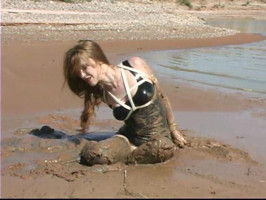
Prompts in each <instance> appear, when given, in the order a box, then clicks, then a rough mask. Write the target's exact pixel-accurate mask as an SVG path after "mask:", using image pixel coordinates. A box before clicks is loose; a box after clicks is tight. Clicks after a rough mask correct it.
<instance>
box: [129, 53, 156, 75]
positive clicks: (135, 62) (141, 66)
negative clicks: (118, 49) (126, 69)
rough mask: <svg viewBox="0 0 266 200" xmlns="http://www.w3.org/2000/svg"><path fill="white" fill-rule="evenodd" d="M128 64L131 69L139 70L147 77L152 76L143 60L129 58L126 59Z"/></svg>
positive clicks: (149, 68)
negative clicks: (147, 75)
mask: <svg viewBox="0 0 266 200" xmlns="http://www.w3.org/2000/svg"><path fill="white" fill-rule="evenodd" d="M128 62H129V64H130V65H131V66H132V67H133V68H135V69H138V70H141V71H143V72H145V73H146V74H149V75H151V74H152V69H151V67H150V66H149V65H148V64H147V63H146V61H145V60H144V59H142V58H140V57H131V58H129V59H128Z"/></svg>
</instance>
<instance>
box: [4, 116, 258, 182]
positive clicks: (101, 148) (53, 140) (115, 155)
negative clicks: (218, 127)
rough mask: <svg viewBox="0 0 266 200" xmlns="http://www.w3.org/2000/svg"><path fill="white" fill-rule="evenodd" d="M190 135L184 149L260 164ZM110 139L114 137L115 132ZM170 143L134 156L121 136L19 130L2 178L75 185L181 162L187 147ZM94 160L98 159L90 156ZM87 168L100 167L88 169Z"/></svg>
mask: <svg viewBox="0 0 266 200" xmlns="http://www.w3.org/2000/svg"><path fill="white" fill-rule="evenodd" d="M68 120H71V118H69V119H68ZM189 132H190V131H189V130H183V131H182V134H184V135H185V138H186V139H187V141H188V144H187V145H186V146H185V148H184V149H185V151H191V150H193V151H195V152H197V153H200V154H203V155H205V156H206V157H210V158H215V159H217V160H223V161H241V162H244V163H249V164H252V165H257V162H256V161H253V160H252V159H251V158H250V157H249V155H248V153H247V152H244V151H242V150H239V149H236V148H233V147H231V146H230V145H227V144H222V143H220V142H218V141H214V140H210V139H205V138H199V137H192V136H188V135H189ZM93 134H97V133H93ZM99 134H100V133H99ZM85 135H86V134H85ZM107 135H109V137H111V136H112V134H110V133H109V134H107ZM105 136H106V135H105ZM73 138H74V139H73ZM163 138H165V137H163ZM166 139H167V138H165V139H162V138H157V139H156V140H153V141H151V142H149V143H147V144H145V145H143V146H140V147H139V148H138V151H133V152H132V148H131V146H130V145H129V143H128V141H127V140H125V139H124V138H122V137H112V138H109V139H106V138H104V137H103V138H102V139H101V140H99V142H96V141H93V140H92V141H88V138H86V137H81V136H79V135H78V134H77V135H68V134H66V133H64V132H63V131H60V130H55V129H53V128H51V127H49V126H42V127H41V128H40V129H38V128H36V129H17V130H15V131H14V133H13V136H12V137H9V138H4V139H2V143H1V146H2V175H4V176H5V175H9V176H13V177H20V178H22V179H32V178H37V177H41V176H44V175H47V174H50V175H52V176H56V177H58V178H61V179H63V180H65V181H68V182H72V181H75V180H77V179H80V178H82V177H86V176H87V174H88V173H91V172H93V173H94V172H110V171H114V170H115V171H116V170H123V169H126V168H127V166H128V164H131V165H132V164H138V165H140V164H141V163H142V164H143V163H158V162H164V161H166V160H170V161H171V160H172V159H176V158H178V156H179V155H180V153H182V151H184V149H180V148H176V147H175V146H174V145H173V143H172V142H171V141H170V140H169V139H167V140H166ZM168 140H169V141H168ZM77 141H78V142H77ZM95 144H98V145H95ZM159 146H160V148H158V147H159ZM114 147H115V148H114ZM151 147H152V148H151ZM88 152H90V153H88ZM96 152H97V153H96ZM130 152H132V153H130ZM80 155H81V157H79V156H80ZM99 155H101V156H99ZM129 155H130V156H129ZM90 156H93V157H94V158H95V159H91V158H89V157H90ZM80 158H81V159H80ZM99 158H100V159H99ZM97 159H98V160H97ZM167 162H168V161H167ZM167 162H165V163H166V164H167ZM84 164H86V165H90V166H91V165H93V164H96V165H94V166H92V167H88V166H86V165H84ZM99 164H107V165H99ZM110 164H112V165H110Z"/></svg>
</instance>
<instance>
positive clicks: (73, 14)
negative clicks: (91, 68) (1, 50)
mask: <svg viewBox="0 0 266 200" xmlns="http://www.w3.org/2000/svg"><path fill="white" fill-rule="evenodd" d="M76 2H77V3H65V2H63V1H45V0H38V1H31V0H24V1H17V0H2V13H3V14H2V23H3V24H8V25H4V26H3V27H2V33H3V34H2V40H3V41H8V40H16V39H23V40H33V39H35V40H44V41H46V40H73V39H74V40H78V39H81V38H90V39H94V40H112V39H131V40H136V39H138V40H141V39H150V40H152V39H165V38H169V39H170V38H207V37H214V36H215V37H218V36H225V35H232V34H235V33H236V31H234V30H230V29H222V28H218V27H211V26H208V25H206V24H205V21H204V20H203V19H202V18H199V17H197V16H195V15H193V14H188V13H186V12H185V11H184V10H182V9H180V8H179V6H178V4H177V3H174V2H163V3H162V2H160V1H156V2H155V1H141V2H138V1H137V2H134V3H131V2H128V1H110V0H93V1H76Z"/></svg>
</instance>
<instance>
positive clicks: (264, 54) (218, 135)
mask: <svg viewBox="0 0 266 200" xmlns="http://www.w3.org/2000/svg"><path fill="white" fill-rule="evenodd" d="M207 23H208V24H211V25H213V26H220V27H225V28H231V29H236V30H240V31H241V32H245V33H258V34H262V35H265V36H266V20H252V19H227V18H223V19H211V20H209V21H208V22H207ZM141 56H142V57H144V58H145V59H146V60H147V61H148V63H149V64H150V65H151V66H153V69H154V70H155V73H156V74H157V75H158V76H159V77H160V76H161V77H162V78H166V77H168V78H169V79H170V80H174V81H176V83H177V84H178V83H180V82H184V83H185V84H190V85H191V84H192V85H194V86H200V87H207V88H212V89H215V90H216V89H218V90H223V91H228V92H230V93H231V92H232V93H239V92H240V93H241V94H244V95H248V96H252V97H253V96H255V98H259V99H261V100H264V99H266V40H264V41H260V42H255V43H250V44H240V45H226V46H218V47H207V48H206V47H204V48H194V49H178V50H169V51H156V52H148V53H146V54H144V55H141ZM252 111H253V110H252V109H251V110H247V111H241V112H180V111H178V112H176V113H175V116H176V119H177V121H178V123H179V125H180V127H181V128H182V129H189V130H193V131H195V134H196V135H197V136H203V137H208V138H214V139H217V140H219V141H222V142H225V143H226V144H230V145H233V146H234V147H237V148H240V149H243V150H245V151H247V152H249V154H250V155H251V157H252V158H253V159H255V160H258V161H261V162H263V163H264V164H265V166H266V157H265V152H266V146H265V140H266V132H265V130H266V123H265V122H266V121H265V120H266V119H265V118H254V116H253V115H252ZM239 138H243V139H239Z"/></svg>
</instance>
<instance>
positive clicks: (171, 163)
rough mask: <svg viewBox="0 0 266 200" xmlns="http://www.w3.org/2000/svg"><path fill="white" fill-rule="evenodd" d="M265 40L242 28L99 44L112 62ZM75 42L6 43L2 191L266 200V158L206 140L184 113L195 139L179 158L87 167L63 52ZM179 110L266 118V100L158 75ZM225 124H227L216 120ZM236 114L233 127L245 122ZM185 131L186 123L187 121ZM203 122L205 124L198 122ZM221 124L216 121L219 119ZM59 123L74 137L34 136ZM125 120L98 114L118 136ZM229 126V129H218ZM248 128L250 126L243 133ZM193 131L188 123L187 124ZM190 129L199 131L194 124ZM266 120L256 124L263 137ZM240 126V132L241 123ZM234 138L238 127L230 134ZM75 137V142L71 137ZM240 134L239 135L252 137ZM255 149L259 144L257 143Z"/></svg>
mask: <svg viewBox="0 0 266 200" xmlns="http://www.w3.org/2000/svg"><path fill="white" fill-rule="evenodd" d="M263 39H265V38H264V37H262V36H260V35H254V34H243V33H240V34H235V35H229V36H225V37H212V38H205V39H163V40H159V39H158V40H130V41H128V40H122V39H119V38H118V39H116V40H105V41H104V40H99V41H98V42H99V43H100V44H101V46H102V47H103V49H104V51H105V52H106V54H107V56H108V58H109V59H110V61H111V62H112V63H118V62H119V61H120V59H121V58H124V57H126V56H127V55H129V54H130V55H133V54H134V53H140V52H144V51H151V50H166V49H178V48H193V47H207V46H218V45H226V44H241V43H249V42H255V41H260V40H263ZM75 42H76V40H72V41H68V40H67V41H66V40H64V39H63V38H62V40H61V41H60V40H50V41H35V40H33V41H31V42H24V41H20V40H16V41H9V42H3V43H2V106H1V109H2V119H1V123H2V131H1V159H2V160H1V169H2V171H1V196H2V197H4V198H25V197H31V198H47V197H48V198H49V197H51V198H99V197H107V198H110V197H111V198H132V197H133V198H153V197H155V198H159V197H160V198H163V197H170V198H181V197H197V198H198V197H207V198H215V197H216V198H217V197H229V198H232V197H243V198H248V197H265V196H266V192H265V191H266V173H265V172H266V169H265V166H266V165H265V164H266V162H265V159H264V160H263V159H260V158H259V157H258V156H256V153H255V154H254V153H253V152H254V149H255V148H254V147H250V149H249V146H248V144H247V145H244V146H241V145H236V146H233V145H231V143H233V142H232V141H229V140H226V139H223V140H216V139H214V138H207V137H200V135H201V133H200V130H198V132H197V130H196V131H195V130H192V127H193V124H191V125H189V123H192V122H191V121H190V120H189V119H185V115H184V116H182V115H179V114H177V115H176V118H177V119H178V120H177V122H179V121H180V122H182V123H181V126H180V129H181V132H182V133H183V134H184V135H185V137H186V139H187V140H188V145H187V146H185V148H182V149H179V148H178V149H177V150H176V152H175V156H174V158H172V159H170V160H168V161H166V162H165V163H160V164H152V165H151V164H147V165H124V164H122V163H117V164H114V165H94V166H92V167H87V166H83V165H81V164H79V162H78V158H79V156H78V155H79V153H80V151H81V149H82V148H83V146H84V145H85V143H86V141H85V140H84V139H82V140H80V141H76V140H73V136H75V134H77V133H78V131H77V130H78V129H79V115H80V112H81V109H82V100H81V99H79V98H77V97H76V96H74V95H73V94H71V93H70V91H69V90H68V88H67V87H63V75H62V60H63V54H64V52H65V51H66V50H67V49H68V48H69V47H71V46H72V45H73V44H75ZM159 81H160V84H161V86H162V87H163V88H164V89H165V92H166V94H167V95H168V96H169V99H170V101H171V103H172V107H173V109H174V112H175V113H186V114H188V116H190V117H188V118H193V115H195V114H196V113H197V114H198V113H201V114H202V116H205V115H206V116H208V114H210V116H211V114H212V113H215V112H221V113H224V116H225V117H227V116H230V113H236V114H237V115H241V116H242V114H243V115H244V114H245V111H246V110H247V109H248V108H258V109H260V111H261V112H260V113H259V114H258V113H256V115H252V116H251V117H252V120H262V121H265V119H266V112H265V108H266V103H265V100H263V99H261V100H258V99H255V100H254V99H251V98H248V97H245V96H242V95H240V94H228V93H223V92H221V91H213V90H209V89H206V88H199V87H192V86H190V85H186V84H181V85H178V86H176V85H174V84H172V82H171V79H167V78H165V77H159ZM209 120H210V121H212V122H215V123H217V124H219V121H215V119H211V118H209ZM238 120H240V119H239V118H234V119H233V122H232V123H234V124H241V123H240V122H241V121H238ZM186 123H188V125H186V128H184V126H182V124H186ZM197 123H204V121H203V119H202V121H198V122H197ZM215 123H214V124H215ZM44 125H47V126H51V127H53V128H54V129H56V130H61V131H63V132H64V133H66V134H67V137H65V138H58V139H48V138H40V137H36V136H34V135H31V134H29V133H30V132H31V131H32V130H33V129H36V128H37V129H38V128H41V127H42V126H44ZM120 126H121V122H118V121H116V120H114V119H113V116H112V113H111V111H110V110H109V108H108V107H106V106H102V107H101V108H100V109H99V110H98V112H97V116H96V118H95V119H94V122H93V126H92V127H91V129H90V130H91V131H92V132H96V133H97V132H98V133H102V132H115V131H116V130H117V129H118V128H119V127H120ZM209 126H210V129H211V128H213V130H214V131H217V132H223V131H224V132H225V131H226V128H225V127H222V126H221V127H219V128H218V127H216V128H215V127H212V126H215V125H211V124H209ZM248 126H249V125H248V124H243V125H242V130H243V132H244V131H245V129H248ZM187 127H188V128H187ZM190 127H191V129H190ZM263 127H264V126H260V127H259V126H258V127H255V128H254V130H253V131H254V133H256V131H260V130H261V128H263ZM240 129H241V128H240ZM229 134H230V133H229ZM71 138H72V139H71ZM247 139H248V138H245V137H244V136H243V135H241V133H239V135H237V137H236V138H235V140H236V141H243V140H244V141H245V140H247ZM252 148H253V149H252Z"/></svg>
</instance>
